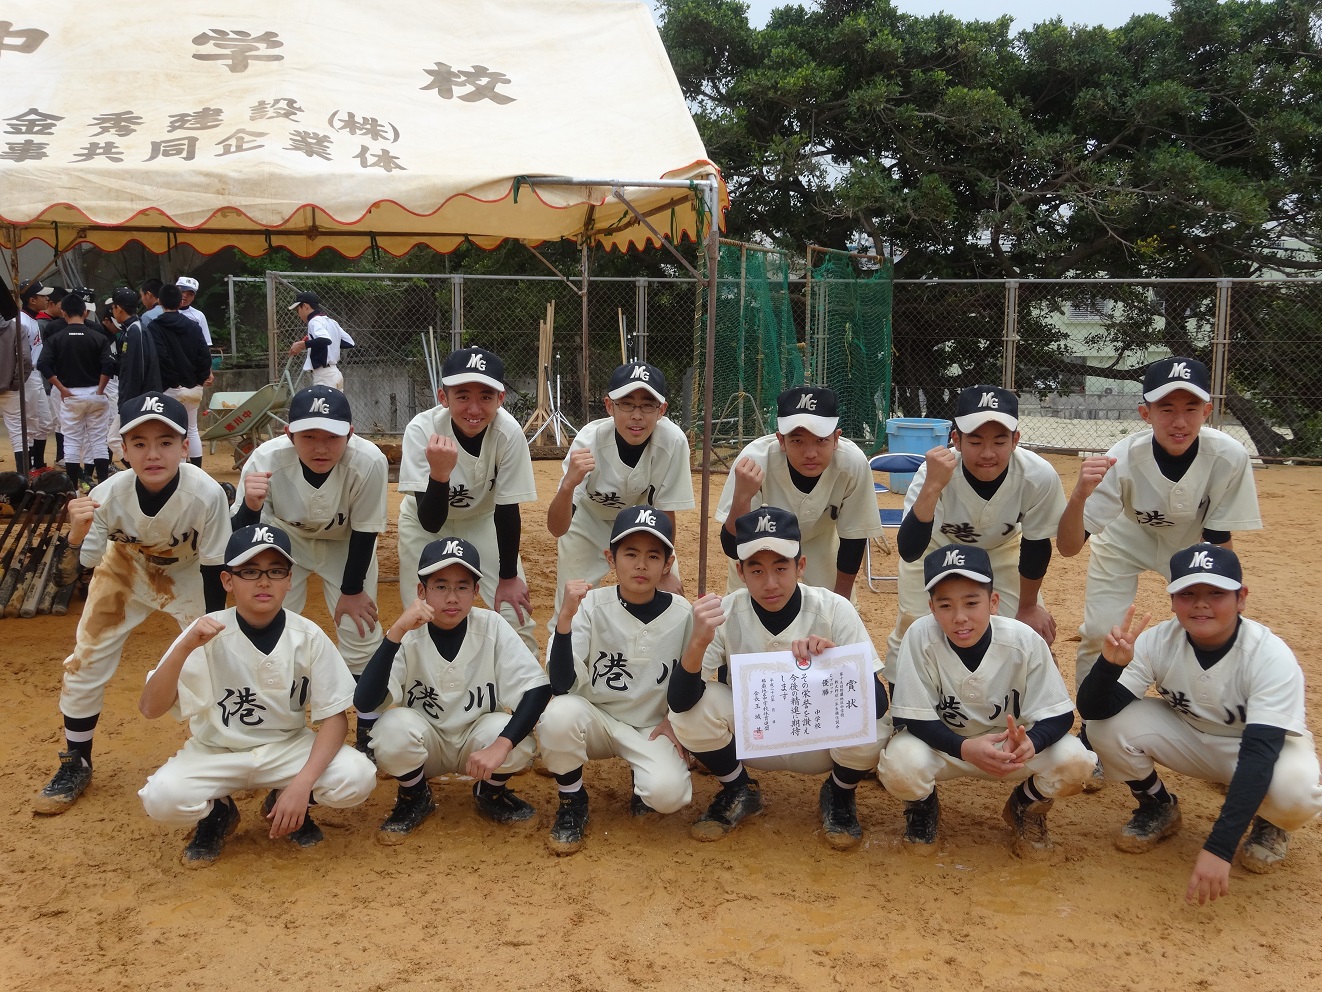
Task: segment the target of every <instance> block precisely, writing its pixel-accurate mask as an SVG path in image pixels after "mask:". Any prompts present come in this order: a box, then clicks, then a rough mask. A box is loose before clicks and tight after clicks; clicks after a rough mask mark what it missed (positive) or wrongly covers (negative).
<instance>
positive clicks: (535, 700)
mask: <svg viewBox="0 0 1322 992" xmlns="http://www.w3.org/2000/svg"><path fill="white" fill-rule="evenodd" d="M550 701H551V687H550V686H549V685H539V686H535V687H534V688H532V689H529V690H528V691H527V692H525V693H524V694H523V698H522V699H520V700H519V705H518V706H516V707H514V712H513V714H511V715H510V722H509V723H507V724H505V729H504V730H502V731H501V732H500V736H501V737H504V738H505V739H506V740H508V741H509V742H510V743H512V744H513V745H514V746H515V747H518V745H519V742H520V741H522V740H523V739H524V738H525V737H527V736H528V735H529V734H531V733H532V728H533V727H535V726H537V721H538V720H540V719H541V718H542V710H544V709H546V704H547V703H549V702H550Z"/></svg>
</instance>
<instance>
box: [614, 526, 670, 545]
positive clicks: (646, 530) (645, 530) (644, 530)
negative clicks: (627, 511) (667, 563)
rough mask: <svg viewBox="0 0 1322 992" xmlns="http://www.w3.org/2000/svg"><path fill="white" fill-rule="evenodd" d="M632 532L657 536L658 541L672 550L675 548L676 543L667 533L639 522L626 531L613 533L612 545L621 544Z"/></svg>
mask: <svg viewBox="0 0 1322 992" xmlns="http://www.w3.org/2000/svg"><path fill="white" fill-rule="evenodd" d="M630 534H651V535H652V536H653V537H655V538H656V539H657V540H658V541H660V542H661V543H662V544H664V545H665V546H666V547H667V548H669V549H670V550H671V551H674V550H675V543H674V542H673V541H672V540H670V538H668V537H666V535H664V534H662V533H661V532H660V531H659V530H657V529H656V528H655V527H648V526H647V525H646V524H639V525H638V526H637V527H630V528H629V529H627V530H625V531H621V532H620V533H619V534H612V535H611V544H612V545H614V544H619V543H620V542H621V541H623V540H624V539H625V538H626V537H628V536H629V535H630Z"/></svg>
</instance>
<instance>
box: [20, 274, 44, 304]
mask: <svg viewBox="0 0 1322 992" xmlns="http://www.w3.org/2000/svg"><path fill="white" fill-rule="evenodd" d="M51 292H52V290H51V288H50V287H49V286H43V285H42V284H41V283H40V282H38V281H37V280H36V279H30V280H28V281H27V282H21V283H19V284H18V295H19V297H20V298H21V299H23V300H30V299H32V297H34V296H50V294H51Z"/></svg>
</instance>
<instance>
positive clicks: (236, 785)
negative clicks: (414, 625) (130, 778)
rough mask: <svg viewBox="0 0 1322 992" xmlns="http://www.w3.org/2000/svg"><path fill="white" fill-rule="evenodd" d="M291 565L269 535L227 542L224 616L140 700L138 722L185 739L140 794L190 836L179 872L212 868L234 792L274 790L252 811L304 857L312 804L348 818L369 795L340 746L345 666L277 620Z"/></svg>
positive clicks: (214, 616)
mask: <svg viewBox="0 0 1322 992" xmlns="http://www.w3.org/2000/svg"><path fill="white" fill-rule="evenodd" d="M293 564H294V556H293V554H292V552H291V551H290V543H289V535H287V534H286V533H285V532H284V531H282V530H280V529H279V528H277V527H270V526H256V527H244V528H242V529H240V530H237V531H235V532H234V534H233V536H231V537H230V539H229V543H228V545H227V546H226V548H225V569H224V571H223V572H221V581H222V582H223V583H224V584H225V589H226V591H227V592H230V593H232V594H233V595H234V603H235V605H234V607H233V608H232V609H228V610H225V611H223V612H219V613H209V614H207V615H206V616H204V617H201V618H199V619H198V620H197V621H195V622H194V623H193V624H192V625H190V626H189V628H188V629H187V630H185V631H184V632H183V633H182V634H180V635H179V637H178V639H177V640H175V642H174V644H172V645H171V646H170V650H169V651H167V652H166V653H165V657H164V658H162V659H161V663H160V664H159V665H157V666H156V668H155V670H153V671H152V673H151V674H150V675H148V676H147V685H146V686H145V687H144V688H143V690H142V698H141V700H140V701H139V704H138V708H139V709H140V710H141V711H142V715H143V716H145V717H147V718H148V719H149V720H154V719H156V718H157V717H159V716H163V715H165V714H166V713H173V714H174V715H175V716H177V717H178V718H180V719H185V720H187V721H188V724H189V729H190V730H191V731H192V733H193V736H192V737H191V738H189V740H188V741H187V743H185V744H184V746H183V747H182V748H181V749H180V750H179V753H178V754H176V755H175V756H174V757H173V758H171V759H170V760H169V761H167V762H166V763H165V764H164V765H163V766H162V767H161V768H160V770H158V771H157V772H156V774H154V775H152V776H151V778H149V779H147V784H146V785H144V786H143V787H142V789H141V791H139V792H138V795H139V797H141V799H142V805H143V807H144V808H145V809H146V811H147V815H148V816H150V817H151V818H152V819H154V820H160V821H161V822H163V823H168V824H171V825H173V826H187V825H189V824H194V823H195V824H197V827H196V829H195V830H194V832H193V837H192V839H191V840H190V841H189V842H188V846H187V847H185V848H184V854H183V862H184V865H185V866H187V867H189V868H202V867H205V866H207V865H209V864H211V863H212V862H213V861H215V860H216V858H218V857H219V856H220V851H221V847H222V846H223V845H224V843H225V838H226V837H228V836H229V835H230V834H232V833H233V832H234V829H235V828H236V827H237V826H238V823H239V810H238V807H237V806H236V805H235V804H234V800H233V799H232V798H231V797H230V793H232V792H235V791H237V790H239V789H271V790H273V791H271V792H270V793H269V794H268V795H267V797H266V803H265V805H264V807H263V809H262V812H263V815H264V816H265V817H266V819H267V820H269V821H270V823H271V829H270V835H271V837H272V838H277V837H288V838H289V839H290V840H291V841H293V842H294V843H295V844H297V845H298V846H299V847H311V846H312V845H314V844H317V843H319V842H320V841H322V840H323V839H324V838H323V836H322V833H321V829H320V828H319V827H318V826H317V825H316V823H314V822H313V820H312V817H311V816H310V815H309V814H308V806H309V805H310V804H312V803H321V804H323V805H326V806H330V807H333V808H337V809H343V808H346V807H350V806H357V805H358V804H359V803H362V802H364V801H365V800H366V799H367V797H368V796H369V795H371V794H372V788H373V786H375V785H376V769H375V768H374V767H373V766H372V763H371V761H369V760H368V759H367V758H366V757H365V756H363V755H362V754H359V753H358V752H357V751H355V750H354V749H353V748H351V747H349V746H348V745H346V744H345V743H344V738H345V734H346V733H347V732H348V729H349V720H348V717H347V716H345V711H346V710H347V709H348V708H349V704H350V703H351V702H352V700H353V688H354V686H353V678H352V677H351V676H350V675H349V670H348V669H347V668H346V667H345V665H344V660H343V659H342V658H341V657H340V655H339V653H338V652H337V651H336V650H335V645H334V644H332V643H331V641H330V638H328V637H327V636H326V635H325V634H324V633H323V632H322V630H321V628H320V627H318V626H317V625H316V624H314V623H313V622H312V621H311V620H307V619H305V618H304V617H302V616H300V615H299V614H297V613H290V612H288V611H286V610H285V608H284V602H285V596H286V595H287V594H288V592H289V587H290V582H291V579H290V576H291V574H292V570H293ZM309 709H310V710H311V714H312V719H313V720H314V721H316V722H319V723H320V727H318V729H317V730H316V731H313V730H312V729H311V728H309V727H308V725H307V715H306V711H307V710H309Z"/></svg>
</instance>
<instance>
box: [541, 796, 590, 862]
mask: <svg viewBox="0 0 1322 992" xmlns="http://www.w3.org/2000/svg"><path fill="white" fill-rule="evenodd" d="M587 825H588V790H587V789H583V788H580V789H579V790H578V791H577V792H562V793H560V808H559V809H557V810H556V811H555V823H553V824H551V833H550V834H549V835H548V836H547V838H546V847H547V849H548V850H549V851H550V852H551V853H552V854H558V855H565V854H573V853H575V852H576V851H578V850H579V849H580V848H582V847H583V831H584V829H585V828H586V827H587Z"/></svg>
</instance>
